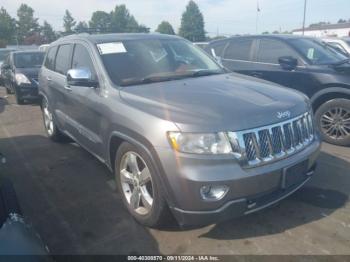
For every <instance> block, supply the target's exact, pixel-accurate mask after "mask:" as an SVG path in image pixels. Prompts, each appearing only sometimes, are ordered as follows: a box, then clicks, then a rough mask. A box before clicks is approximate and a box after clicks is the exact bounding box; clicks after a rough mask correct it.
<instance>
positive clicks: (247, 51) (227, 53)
mask: <svg viewBox="0 0 350 262" xmlns="http://www.w3.org/2000/svg"><path fill="white" fill-rule="evenodd" d="M254 46H255V40H254V38H252V37H249V38H244V37H243V38H233V39H230V40H229V43H228V44H227V45H226V46H225V48H224V50H223V54H222V64H223V65H224V66H225V67H226V68H228V69H230V70H231V71H234V72H237V73H241V74H246V75H251V72H253V71H254V68H255V65H254V63H253V61H252V60H253V55H254Z"/></svg>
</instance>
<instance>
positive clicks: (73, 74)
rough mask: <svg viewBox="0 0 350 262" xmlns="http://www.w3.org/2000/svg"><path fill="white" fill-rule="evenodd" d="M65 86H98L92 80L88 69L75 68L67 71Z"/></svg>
mask: <svg viewBox="0 0 350 262" xmlns="http://www.w3.org/2000/svg"><path fill="white" fill-rule="evenodd" d="M67 84H68V85H70V86H87V87H97V86H98V82H97V81H96V80H93V79H92V73H91V71H90V69H88V68H75V69H70V70H68V72H67Z"/></svg>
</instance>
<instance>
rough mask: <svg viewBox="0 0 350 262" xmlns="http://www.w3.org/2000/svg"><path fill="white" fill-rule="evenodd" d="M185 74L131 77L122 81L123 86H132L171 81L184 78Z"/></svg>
mask: <svg viewBox="0 0 350 262" xmlns="http://www.w3.org/2000/svg"><path fill="white" fill-rule="evenodd" d="M183 77H184V76H176V75H175V76H148V77H144V78H131V79H125V80H123V81H122V83H121V85H122V86H130V85H137V84H149V83H155V82H165V81H171V80H174V79H179V78H183Z"/></svg>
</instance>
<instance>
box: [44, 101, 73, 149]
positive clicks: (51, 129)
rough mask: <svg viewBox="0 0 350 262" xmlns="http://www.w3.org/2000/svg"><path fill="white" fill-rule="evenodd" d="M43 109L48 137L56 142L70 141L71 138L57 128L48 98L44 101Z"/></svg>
mask: <svg viewBox="0 0 350 262" xmlns="http://www.w3.org/2000/svg"><path fill="white" fill-rule="evenodd" d="M41 109H42V114H43V120H44V127H45V131H46V134H47V136H48V137H49V138H50V139H51V140H52V141H55V142H67V141H69V138H68V137H67V136H66V135H64V134H63V133H62V132H61V131H60V130H59V129H58V128H57V126H56V124H55V122H54V119H53V116H52V113H51V109H50V107H49V103H48V102H47V100H46V98H43V99H42V104H41Z"/></svg>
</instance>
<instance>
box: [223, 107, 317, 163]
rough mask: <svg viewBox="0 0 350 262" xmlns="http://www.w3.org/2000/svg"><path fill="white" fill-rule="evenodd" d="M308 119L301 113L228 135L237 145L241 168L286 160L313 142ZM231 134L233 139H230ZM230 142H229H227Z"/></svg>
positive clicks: (310, 123)
mask: <svg viewBox="0 0 350 262" xmlns="http://www.w3.org/2000/svg"><path fill="white" fill-rule="evenodd" d="M313 130H314V129H313V122H312V116H311V114H310V113H305V114H303V115H301V116H298V117H296V118H293V119H290V120H288V121H284V122H281V123H278V124H274V125H270V126H265V127H261V128H255V129H252V130H245V131H240V132H234V133H231V136H230V133H229V136H230V137H231V138H232V137H234V139H235V140H236V141H237V143H238V144H239V147H240V149H241V153H242V157H241V158H242V159H241V161H242V162H243V163H244V165H245V166H247V167H250V166H257V165H260V164H264V163H267V162H271V161H273V160H277V159H280V158H282V157H286V156H289V155H291V154H293V153H295V152H297V151H299V150H301V149H303V148H304V147H306V146H307V145H308V144H309V143H310V142H311V141H312V140H313V138H314V135H313V134H314V133H313V132H314V131H313ZM232 134H234V135H232ZM231 141H232V140H231Z"/></svg>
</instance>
